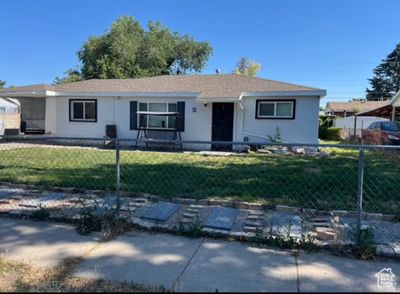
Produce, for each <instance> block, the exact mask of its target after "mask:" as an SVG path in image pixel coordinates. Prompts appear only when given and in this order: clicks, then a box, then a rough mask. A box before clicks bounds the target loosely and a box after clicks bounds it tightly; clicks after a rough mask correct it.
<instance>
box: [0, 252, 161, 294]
mask: <svg viewBox="0 0 400 294" xmlns="http://www.w3.org/2000/svg"><path fill="white" fill-rule="evenodd" d="M80 262H81V259H80V258H69V259H66V260H64V261H63V262H62V263H61V264H60V265H59V266H57V267H54V268H43V269H39V268H35V267H33V266H30V265H27V264H24V263H20V262H16V261H11V260H8V259H5V258H3V257H0V292H88V293H92V292H165V290H164V289H163V288H155V287H147V286H143V285H138V284H134V283H129V282H114V281H107V280H101V279H100V280H94V279H84V278H77V277H73V275H72V274H73V272H74V269H75V268H76V266H77V265H78V264H79V263H80Z"/></svg>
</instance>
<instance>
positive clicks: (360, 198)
mask: <svg viewBox="0 0 400 294" xmlns="http://www.w3.org/2000/svg"><path fill="white" fill-rule="evenodd" d="M364 151H365V150H364V148H362V147H361V148H360V151H359V156H358V188H357V244H360V242H361V219H362V212H363V193H364V167H365V152H364Z"/></svg>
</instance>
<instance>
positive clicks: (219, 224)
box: [204, 207, 238, 231]
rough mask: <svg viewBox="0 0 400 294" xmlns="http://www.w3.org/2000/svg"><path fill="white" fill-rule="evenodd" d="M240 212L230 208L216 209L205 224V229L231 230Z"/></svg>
mask: <svg viewBox="0 0 400 294" xmlns="http://www.w3.org/2000/svg"><path fill="white" fill-rule="evenodd" d="M237 215H238V210H237V209H234V208H228V207H215V208H213V209H212V210H211V213H210V215H209V216H208V218H207V220H206V221H205V223H204V227H207V228H211V229H217V230H228V231H229V230H230V229H231V228H232V226H233V224H234V222H235V220H236V217H237Z"/></svg>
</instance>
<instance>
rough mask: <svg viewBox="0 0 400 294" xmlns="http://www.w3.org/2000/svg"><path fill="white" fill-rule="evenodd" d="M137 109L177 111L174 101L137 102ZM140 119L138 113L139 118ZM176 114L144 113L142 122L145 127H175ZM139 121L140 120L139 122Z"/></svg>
mask: <svg viewBox="0 0 400 294" xmlns="http://www.w3.org/2000/svg"><path fill="white" fill-rule="evenodd" d="M139 111H148V112H177V105H176V103H147V102H145V103H143V102H141V103H139ZM138 119H140V115H139V118H138ZM176 119H177V116H167V115H165V116H160V115H148V116H147V115H145V116H143V120H142V124H143V126H144V127H145V128H153V129H175V128H176ZM139 123H140V122H139Z"/></svg>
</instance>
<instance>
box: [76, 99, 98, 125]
mask: <svg viewBox="0 0 400 294" xmlns="http://www.w3.org/2000/svg"><path fill="white" fill-rule="evenodd" d="M75 103H82V104H83V110H82V112H83V118H75V117H74V104H75ZM86 103H93V104H94V105H95V107H96V105H97V102H96V101H95V100H71V101H70V104H71V105H70V107H71V114H70V115H71V117H70V121H76V122H80V121H83V122H96V121H97V109H95V117H94V118H85V116H86V109H85V108H86Z"/></svg>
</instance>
